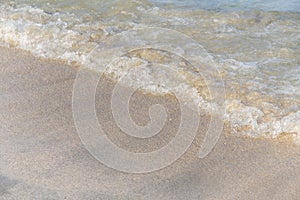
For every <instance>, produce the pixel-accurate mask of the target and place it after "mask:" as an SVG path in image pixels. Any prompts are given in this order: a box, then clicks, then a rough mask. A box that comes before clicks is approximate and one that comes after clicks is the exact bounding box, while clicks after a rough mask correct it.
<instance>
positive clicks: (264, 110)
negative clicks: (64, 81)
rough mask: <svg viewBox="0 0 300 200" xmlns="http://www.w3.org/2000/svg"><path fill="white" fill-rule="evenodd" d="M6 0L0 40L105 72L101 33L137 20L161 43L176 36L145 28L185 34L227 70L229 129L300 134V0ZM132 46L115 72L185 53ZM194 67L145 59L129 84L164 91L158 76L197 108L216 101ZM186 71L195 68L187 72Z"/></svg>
mask: <svg viewBox="0 0 300 200" xmlns="http://www.w3.org/2000/svg"><path fill="white" fill-rule="evenodd" d="M0 3H1V4H0V44H1V45H2V46H9V47H16V48H20V49H24V50H28V51H31V52H32V53H33V54H34V55H36V56H38V57H45V58H51V59H62V60H65V61H67V62H68V63H70V64H79V65H82V66H85V67H90V68H93V69H94V70H98V71H102V72H103V71H104V69H103V68H102V66H97V65H95V63H97V61H101V59H103V58H101V56H97V53H95V49H96V50H97V49H98V48H99V45H100V44H103V41H107V40H109V39H110V38H112V40H114V37H115V36H116V35H120V34H121V35H123V36H126V34H129V33H130V30H133V29H141V30H143V29H144V30H145V34H157V37H156V38H155V43H159V44H160V45H162V46H163V45H170V44H169V43H170V41H169V40H167V39H166V38H165V37H163V36H160V35H159V34H158V32H157V33H155V31H154V33H148V32H147V30H149V29H147V28H148V27H159V28H161V29H168V30H174V31H176V32H178V33H180V34H184V35H186V36H188V37H190V38H192V39H193V40H195V41H196V42H197V43H198V44H199V45H200V46H201V48H202V51H203V52H205V54H207V55H208V57H210V58H211V59H212V60H213V65H214V66H213V67H214V68H216V69H217V70H218V72H219V75H220V76H221V77H222V80H223V82H224V86H225V91H226V98H225V103H226V109H225V110H226V116H225V120H226V123H228V124H229V127H230V129H231V132H232V133H234V134H239V135H240V134H242V135H248V136H252V137H267V138H277V137H279V136H281V135H291V136H292V137H293V138H294V139H295V142H298V143H300V1H298V0H287V1H284V0H274V1H263V0H252V1H250V0H249V1H246V0H227V1H221V0H211V1H208V0H203V1H200V0H199V1H196V0H185V1H179V0H126V1H125V0H111V1H104V0H85V1H81V0H67V1H56V0H34V1H31V0H30V1H29V0H15V1H4V0H0ZM152 30H156V29H152ZM157 30H158V29H157ZM143 34H144V33H143ZM128 39H130V37H128ZM133 40H134V39H133ZM132 42H136V41H132ZM139 42H140V43H139V44H143V41H139ZM147 42H148V41H147ZM145 43H146V41H145ZM104 44H105V43H104ZM172 45H173V46H174V47H176V48H178V50H177V51H178V52H184V48H180V47H181V45H182V41H176V39H175V40H173V41H172ZM109 48H110V46H107V47H106V48H105V46H104V48H103V47H102V48H101V51H107V52H106V53H108V54H113V53H114V52H113V51H110V49H109ZM96 52H97V51H96ZM99 53H100V54H102V53H103V52H99ZM134 53H135V54H138V55H139V56H136V58H132V57H131V56H125V57H123V58H122V59H120V60H119V61H118V62H116V63H114V65H113V66H111V67H110V68H107V69H106V71H107V72H108V73H110V74H113V75H114V77H115V78H118V77H120V76H121V75H122V74H124V73H125V74H126V73H127V72H128V71H129V70H130V69H131V68H132V67H134V66H138V65H140V64H141V63H144V62H149V59H150V60H151V59H156V60H165V61H164V62H168V63H164V64H168V65H170V66H173V67H178V66H179V65H180V63H181V62H182V60H180V59H176V58H175V57H172V56H171V55H168V53H166V52H159V51H155V50H153V49H148V50H145V49H144V50H140V51H137V52H133V54H134ZM190 53H192V54H193V52H190ZM108 54H107V55H108ZM146 60H148V61H146ZM203 62H205V61H204V60H203ZM177 65H178V66H177ZM204 66H205V65H204ZM192 69H193V68H189V67H181V68H180V70H179V71H180V73H176V72H174V73H173V74H165V73H166V72H164V70H163V69H160V68H159V67H158V68H145V69H142V68H141V71H140V74H139V75H138V76H132V77H131V81H129V82H128V84H129V85H130V84H131V85H133V84H139V83H143V82H151V83H152V82H153V84H151V87H148V88H145V90H148V91H150V92H158V93H160V92H168V90H164V89H163V88H161V87H159V85H158V84H157V85H155V81H158V82H160V84H165V85H168V87H169V88H171V89H174V90H178V91H182V92H184V93H186V96H189V97H190V98H192V99H193V100H194V102H195V103H197V104H198V106H199V107H203V108H205V107H209V106H212V104H210V103H211V102H210V99H209V98H208V97H207V92H206V90H205V87H204V86H203V81H202V80H203V78H204V79H205V77H200V74H199V73H198V71H197V70H196V71H195V70H192ZM201 70H204V71H209V70H210V68H209V67H206V68H205V69H204V68H200V69H199V71H200V72H201ZM177 71H178V70H177ZM182 74H189V75H188V76H185V78H184V79H182V77H181V75H182ZM215 112H218V111H217V109H216V110H215Z"/></svg>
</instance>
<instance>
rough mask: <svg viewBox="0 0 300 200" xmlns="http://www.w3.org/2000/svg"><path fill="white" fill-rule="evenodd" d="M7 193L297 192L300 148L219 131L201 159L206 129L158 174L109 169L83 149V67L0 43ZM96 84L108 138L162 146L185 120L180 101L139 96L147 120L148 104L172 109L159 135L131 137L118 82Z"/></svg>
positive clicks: (198, 195)
mask: <svg viewBox="0 0 300 200" xmlns="http://www.w3.org/2000/svg"><path fill="white" fill-rule="evenodd" d="M0 55H1V59H0V77H1V78H0V123H1V126H0V141H1V144H0V158H1V163H0V170H1V171H0V199H64V198H65V199H222V200H223V199H299V198H300V190H299V188H300V148H299V147H297V146H295V145H293V144H292V143H291V142H290V141H284V140H275V139H274V140H267V139H251V138H243V137H236V136H232V135H231V134H228V133H226V131H224V133H222V135H221V138H220V140H219V141H218V143H217V145H216V147H215V148H214V149H213V151H212V152H211V153H210V154H209V156H207V157H205V158H204V159H199V158H198V157H197V156H196V155H197V149H198V148H199V144H200V143H201V140H202V138H203V133H202V132H203V131H204V130H205V122H206V121H205V117H204V118H203V123H204V125H203V126H202V130H199V133H198V135H197V139H196V140H195V142H194V143H193V145H192V146H191V148H190V149H189V150H188V151H187V152H186V153H185V154H184V155H183V156H182V157H181V158H180V159H179V160H177V161H176V162H175V163H173V164H172V165H171V166H168V167H166V168H164V169H161V170H159V171H155V172H152V173H146V174H128V173H123V172H119V171H116V170H113V169H110V168H108V167H106V166H105V165H103V164H101V163H100V162H99V161H97V160H96V159H95V158H94V157H93V156H92V155H91V154H90V153H89V152H88V151H87V150H86V149H85V147H84V146H83V144H82V143H81V140H80V138H79V136H78V134H77V132H76V129H75V126H74V120H73V117H72V89H73V83H74V79H75V77H76V72H77V70H78V68H76V67H71V66H67V65H65V64H64V63H62V62H59V61H51V60H40V59H37V58H35V57H34V56H32V55H31V54H29V53H27V52H24V51H19V50H14V49H8V48H0ZM104 83H105V84H102V86H101V87H99V88H98V90H99V92H98V93H100V96H101V97H99V100H98V101H97V104H96V108H97V116H98V118H99V121H100V122H102V123H103V124H105V127H106V130H107V131H108V132H109V137H110V138H111V139H112V140H113V141H114V142H115V143H116V144H118V145H119V146H123V147H126V148H128V149H130V150H132V151H149V150H153V149H157V148H159V147H161V146H162V145H163V144H164V142H165V141H168V140H169V139H170V138H171V137H172V133H173V132H174V130H175V129H176V126H177V124H178V116H177V114H178V112H176V106H175V107H172V106H173V105H174V104H176V102H175V100H172V98H171V97H168V96H167V97H166V96H161V97H157V96H150V95H143V94H139V93H138V94H137V95H135V97H134V98H133V100H132V102H133V103H132V106H131V110H132V112H133V118H134V119H135V120H137V121H139V123H140V124H146V123H147V121H148V120H149V116H148V115H147V109H146V108H147V106H148V105H150V104H151V103H153V102H160V103H162V104H165V105H166V106H169V107H170V109H169V110H168V114H169V115H170V116H172V119H173V120H172V122H170V123H168V124H167V125H166V127H165V128H164V129H163V132H162V135H160V136H157V137H154V138H152V139H151V140H147V141H141V140H138V139H132V138H128V137H126V136H124V135H122V132H121V131H120V129H118V127H117V126H116V124H115V122H114V121H113V120H112V116H111V115H110V114H109V113H107V111H108V110H109V108H108V105H107V102H108V99H109V93H110V88H111V87H112V86H113V83H112V82H111V81H110V80H108V79H107V80H106V79H105V80H104Z"/></svg>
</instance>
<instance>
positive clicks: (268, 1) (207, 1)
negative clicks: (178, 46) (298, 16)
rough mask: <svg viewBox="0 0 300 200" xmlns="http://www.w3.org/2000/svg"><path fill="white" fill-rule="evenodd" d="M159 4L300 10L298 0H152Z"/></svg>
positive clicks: (222, 9) (196, 7) (193, 7)
mask: <svg viewBox="0 0 300 200" xmlns="http://www.w3.org/2000/svg"><path fill="white" fill-rule="evenodd" d="M151 1H152V2H154V3H156V4H157V5H161V6H162V5H164V6H165V5H173V6H174V7H180V8H185V9H205V10H218V11H241V10H253V9H256V10H257V9H258V10H263V11H280V12H300V1H298V0H288V1H286V0H227V1H224V0H183V1H182V0H151Z"/></svg>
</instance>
